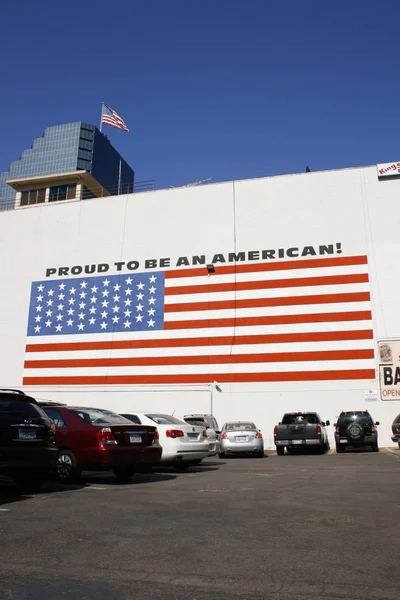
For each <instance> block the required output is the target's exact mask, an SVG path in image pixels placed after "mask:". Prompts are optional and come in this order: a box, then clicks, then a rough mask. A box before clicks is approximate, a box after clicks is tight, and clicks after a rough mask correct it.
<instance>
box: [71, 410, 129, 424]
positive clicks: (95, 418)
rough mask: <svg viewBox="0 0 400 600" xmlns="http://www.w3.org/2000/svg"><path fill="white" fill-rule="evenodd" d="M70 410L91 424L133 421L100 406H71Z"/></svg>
mask: <svg viewBox="0 0 400 600" xmlns="http://www.w3.org/2000/svg"><path fill="white" fill-rule="evenodd" d="M70 410H71V412H73V413H74V415H77V416H78V417H80V418H81V419H82V420H83V421H86V423H90V424H91V425H103V424H104V425H124V424H126V423H131V421H128V419H125V417H123V416H122V415H117V413H114V412H111V411H109V410H99V409H98V408H71V409H70Z"/></svg>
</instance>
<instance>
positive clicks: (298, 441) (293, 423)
mask: <svg viewBox="0 0 400 600" xmlns="http://www.w3.org/2000/svg"><path fill="white" fill-rule="evenodd" d="M328 425H330V422H329V421H325V422H324V421H322V419H321V417H320V416H319V415H318V414H317V413H315V412H291V413H285V414H284V415H283V417H282V421H281V422H280V423H278V425H276V426H275V428H274V442H275V446H276V453H277V454H279V456H281V455H283V454H284V453H285V448H286V449H287V451H288V452H292V451H293V450H294V449H295V448H299V447H304V446H312V447H315V448H318V449H319V450H320V451H321V452H322V453H323V452H326V451H328V450H329V440H328V433H327V431H326V426H328Z"/></svg>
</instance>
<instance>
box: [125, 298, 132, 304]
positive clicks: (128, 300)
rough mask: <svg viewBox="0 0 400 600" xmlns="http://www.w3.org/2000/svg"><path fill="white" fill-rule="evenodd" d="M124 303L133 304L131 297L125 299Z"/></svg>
mask: <svg viewBox="0 0 400 600" xmlns="http://www.w3.org/2000/svg"><path fill="white" fill-rule="evenodd" d="M124 304H125V306H130V305H131V304H132V300H131V299H130V298H127V299H126V300H124Z"/></svg>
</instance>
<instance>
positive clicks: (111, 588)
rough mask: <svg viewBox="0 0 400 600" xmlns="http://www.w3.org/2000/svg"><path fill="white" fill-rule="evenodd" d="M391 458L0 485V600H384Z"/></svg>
mask: <svg viewBox="0 0 400 600" xmlns="http://www.w3.org/2000/svg"><path fill="white" fill-rule="evenodd" d="M399 474H400V453H399V452H398V451H396V450H392V451H389V450H383V449H382V450H381V451H380V452H379V453H378V454H374V453H372V452H346V454H343V455H337V454H335V453H330V454H327V455H324V456H319V455H313V454H305V455H303V454H301V455H285V456H283V457H278V456H276V454H272V453H270V454H269V455H268V456H266V457H265V458H264V459H253V458H250V459H249V458H244V459H240V458H234V459H228V460H218V458H217V459H215V458H209V459H207V460H205V461H204V462H203V463H202V465H201V466H199V467H197V468H193V469H191V470H189V471H187V472H185V473H178V472H176V471H174V470H173V469H166V468H165V469H160V470H158V471H157V472H156V473H153V474H150V475H137V476H136V477H135V478H134V480H132V482H130V483H128V484H121V483H117V481H116V480H115V478H114V477H113V475H111V474H109V473H105V474H101V473H96V474H93V475H89V476H87V477H84V478H83V479H82V483H81V484H80V485H74V486H61V485H59V484H57V483H55V482H51V481H50V482H48V483H46V484H45V486H44V487H43V489H42V490H41V492H40V493H39V494H37V495H36V496H32V497H28V496H20V497H17V496H16V495H15V493H14V491H13V487H12V486H11V485H7V483H6V482H5V481H3V482H1V483H0V486H1V487H0V539H1V544H0V575H1V577H0V580H1V583H0V598H2V599H3V598H4V599H7V600H10V599H12V600H39V599H40V600H53V599H54V600H56V599H63V600H72V599H74V600H75V599H76V598H80V599H86V598H87V599H90V600H92V599H98V598H99V599H100V598H102V599H103V598H107V600H114V599H115V600H116V599H118V600H128V599H129V600H131V599H134V598H135V599H139V598H140V599H143V600H150V599H152V600H159V599H161V598H163V599H164V600H173V599H174V600H183V599H185V600H205V599H206V598H207V599H209V598H218V599H220V600H232V599H236V598H242V599H249V600H250V599H253V600H256V599H261V598H268V599H273V600H275V599H276V600H284V599H285V600H286V599H293V598H295V599H297V600H305V599H306V598H307V600H308V599H309V598H311V597H317V596H318V597H323V598H328V599H336V598H346V599H348V600H353V599H354V600H355V599H357V600H358V599H360V600H361V599H363V600H364V599H380V600H394V599H396V600H397V598H399V597H400V574H399V568H398V557H399V550H400V535H399V522H400V506H399V495H400V494H399V492H400V478H399Z"/></svg>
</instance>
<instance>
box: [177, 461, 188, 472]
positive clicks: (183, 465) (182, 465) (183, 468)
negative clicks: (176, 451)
mask: <svg viewBox="0 0 400 600" xmlns="http://www.w3.org/2000/svg"><path fill="white" fill-rule="evenodd" d="M190 466H191V463H190V462H189V461H185V462H180V463H178V464H176V465H174V468H175V469H176V470H177V471H186V470H187V469H188V468H189V467H190Z"/></svg>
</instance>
